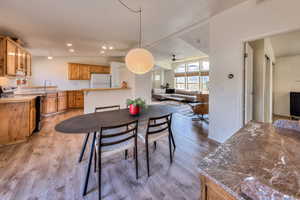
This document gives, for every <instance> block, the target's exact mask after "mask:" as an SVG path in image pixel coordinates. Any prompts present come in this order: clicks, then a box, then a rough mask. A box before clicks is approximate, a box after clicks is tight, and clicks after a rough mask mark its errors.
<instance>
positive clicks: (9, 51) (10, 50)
mask: <svg viewBox="0 0 300 200" xmlns="http://www.w3.org/2000/svg"><path fill="white" fill-rule="evenodd" d="M17 53H18V52H17V46H16V45H15V44H14V43H13V42H11V41H10V40H7V41H6V70H5V71H6V75H8V76H15V75H16V71H17V67H16V66H17ZM3 67H4V68H5V66H3Z"/></svg>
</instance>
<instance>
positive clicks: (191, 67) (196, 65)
mask: <svg viewBox="0 0 300 200" xmlns="http://www.w3.org/2000/svg"><path fill="white" fill-rule="evenodd" d="M187 71H188V72H199V62H196V63H190V64H188V66H187Z"/></svg>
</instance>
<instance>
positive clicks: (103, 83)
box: [90, 74, 111, 88]
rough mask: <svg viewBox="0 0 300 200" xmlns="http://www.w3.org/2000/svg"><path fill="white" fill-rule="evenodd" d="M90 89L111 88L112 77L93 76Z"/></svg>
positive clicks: (103, 75) (107, 75) (106, 75)
mask: <svg viewBox="0 0 300 200" xmlns="http://www.w3.org/2000/svg"><path fill="white" fill-rule="evenodd" d="M90 88H111V75H110V74H91V81H90Z"/></svg>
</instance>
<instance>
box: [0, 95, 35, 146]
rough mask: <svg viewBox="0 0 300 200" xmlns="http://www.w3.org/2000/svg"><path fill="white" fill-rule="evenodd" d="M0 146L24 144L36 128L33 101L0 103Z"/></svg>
mask: <svg viewBox="0 0 300 200" xmlns="http://www.w3.org/2000/svg"><path fill="white" fill-rule="evenodd" d="M0 119H1V120H0V146H1V145H8V144H15V143H19V142H24V141H26V140H27V139H28V137H29V136H30V135H31V134H32V133H33V131H34V130H35V127H36V108H35V99H32V100H30V101H24V102H7V103H0Z"/></svg>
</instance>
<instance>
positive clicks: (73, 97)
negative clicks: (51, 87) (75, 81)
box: [68, 90, 84, 108]
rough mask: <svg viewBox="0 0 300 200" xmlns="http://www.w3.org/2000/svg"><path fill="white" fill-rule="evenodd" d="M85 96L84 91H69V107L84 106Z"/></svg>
mask: <svg viewBox="0 0 300 200" xmlns="http://www.w3.org/2000/svg"><path fill="white" fill-rule="evenodd" d="M83 106H84V96H83V91H80V90H73V91H68V108H83Z"/></svg>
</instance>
